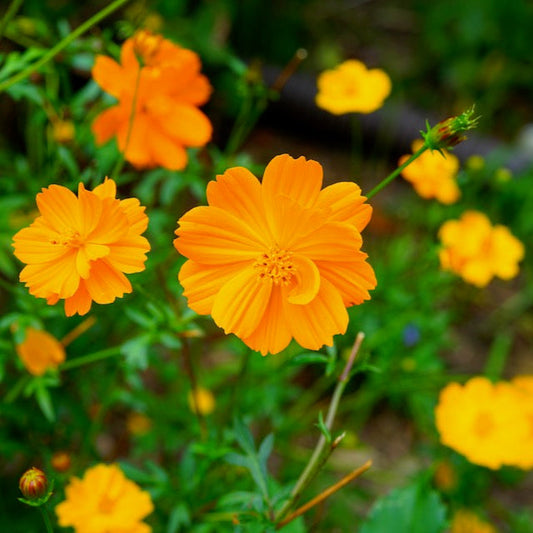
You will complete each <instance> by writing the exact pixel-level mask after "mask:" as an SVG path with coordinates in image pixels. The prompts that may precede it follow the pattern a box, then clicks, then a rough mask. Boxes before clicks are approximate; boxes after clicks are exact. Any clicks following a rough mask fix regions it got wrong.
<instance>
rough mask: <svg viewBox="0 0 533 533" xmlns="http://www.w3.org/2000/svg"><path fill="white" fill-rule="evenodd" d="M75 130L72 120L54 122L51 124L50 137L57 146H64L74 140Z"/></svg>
mask: <svg viewBox="0 0 533 533" xmlns="http://www.w3.org/2000/svg"><path fill="white" fill-rule="evenodd" d="M75 133H76V129H75V128H74V122H72V120H60V119H57V120H54V121H53V122H52V136H53V138H54V140H55V141H56V142H57V143H59V144H66V143H69V142H70V141H72V139H74V135H75Z"/></svg>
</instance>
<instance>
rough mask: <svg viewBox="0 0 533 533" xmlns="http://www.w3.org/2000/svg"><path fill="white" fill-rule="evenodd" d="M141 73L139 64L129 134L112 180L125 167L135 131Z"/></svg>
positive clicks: (112, 174) (112, 173)
mask: <svg viewBox="0 0 533 533" xmlns="http://www.w3.org/2000/svg"><path fill="white" fill-rule="evenodd" d="M141 72H142V66H141V65H140V64H139V70H138V71H137V77H136V79H135V89H134V91H133V100H132V102H131V113H130V118H129V122H128V132H127V134H126V142H125V144H124V150H122V151H121V152H120V157H119V159H118V161H117V163H116V165H115V168H114V169H113V172H111V178H112V179H113V180H115V181H116V179H117V176H118V175H119V174H120V171H121V170H122V167H123V166H124V161H125V160H126V152H127V150H128V146H129V144H130V137H131V132H132V130H133V122H134V120H135V113H136V111H137V95H138V93H139V83H140V80H141Z"/></svg>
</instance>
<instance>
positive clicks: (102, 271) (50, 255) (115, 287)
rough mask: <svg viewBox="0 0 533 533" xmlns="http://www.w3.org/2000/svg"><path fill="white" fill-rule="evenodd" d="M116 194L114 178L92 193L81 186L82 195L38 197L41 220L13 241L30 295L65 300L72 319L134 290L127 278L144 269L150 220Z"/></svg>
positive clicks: (64, 192) (59, 190)
mask: <svg viewBox="0 0 533 533" xmlns="http://www.w3.org/2000/svg"><path fill="white" fill-rule="evenodd" d="M115 196H116V185H115V182H114V181H113V180H109V179H106V181H105V182H104V183H103V184H101V185H98V187H96V188H95V189H94V190H93V191H92V192H91V191H88V190H86V189H85V187H84V186H83V183H80V185H79V188H78V196H76V195H75V194H74V193H73V192H71V191H70V190H69V189H67V188H66V187H63V186H60V185H50V187H48V188H45V189H43V190H42V192H40V193H39V194H38V195H37V206H38V207H39V211H40V213H41V216H39V217H38V218H37V219H35V221H34V222H33V223H32V224H31V225H30V226H29V227H28V228H24V229H22V230H20V231H19V232H18V233H17V234H16V235H15V236H14V237H13V241H14V243H13V246H14V248H15V256H16V257H18V258H19V259H20V260H21V261H22V262H23V263H26V265H27V266H25V267H24V269H23V270H22V272H21V273H20V281H22V282H24V283H25V284H26V287H29V289H30V294H33V295H34V296H36V297H37V298H46V300H47V302H48V303H49V304H51V305H52V304H55V303H57V302H58V301H59V300H60V299H61V300H65V313H66V315H67V316H71V315H74V314H75V313H79V314H80V315H84V314H86V313H87V312H88V311H89V309H90V308H91V304H92V302H93V301H95V302H96V303H99V304H107V303H111V302H113V301H114V300H115V298H120V297H122V296H123V295H124V294H126V293H130V292H131V290H132V289H131V284H130V282H129V281H128V278H126V276H125V275H124V274H131V273H134V272H140V271H141V270H144V262H145V261H146V253H147V252H148V251H149V250H150V245H149V243H148V241H147V240H146V239H145V238H144V237H142V236H141V234H142V233H143V232H144V231H145V229H146V227H147V226H148V217H147V216H146V215H145V214H144V207H142V206H141V205H140V203H139V200H137V199H136V198H128V199H126V200H118V199H116V198H115Z"/></svg>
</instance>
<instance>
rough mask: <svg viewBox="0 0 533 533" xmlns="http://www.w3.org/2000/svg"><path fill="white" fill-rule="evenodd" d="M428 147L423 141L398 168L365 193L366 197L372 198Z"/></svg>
mask: <svg viewBox="0 0 533 533" xmlns="http://www.w3.org/2000/svg"><path fill="white" fill-rule="evenodd" d="M428 148H429V147H428V146H427V144H426V143H425V142H424V144H423V145H422V146H421V147H420V149H419V150H418V151H416V152H415V153H414V154H413V155H412V156H411V157H410V158H409V159H408V160H407V161H405V162H404V163H403V164H401V165H400V166H399V167H398V168H396V169H395V170H394V171H393V172H391V173H390V174H389V175H388V176H387V177H386V178H385V179H384V180H383V181H381V182H380V183H378V184H377V185H376V186H375V187H374V188H373V189H372V190H371V191H370V192H369V193H368V194H367V195H366V197H367V199H370V198H372V196H374V195H375V194H376V193H378V192H379V191H381V189H383V188H384V187H386V186H387V185H388V184H389V183H390V182H391V181H392V180H393V179H394V178H396V177H397V176H399V175H400V172H401V171H402V170H403V169H404V168H406V167H408V166H409V165H410V164H411V163H412V162H413V161H414V160H415V159H417V158H419V157H420V156H421V155H422V154H423V153H424V152H425V151H426V150H427V149H428Z"/></svg>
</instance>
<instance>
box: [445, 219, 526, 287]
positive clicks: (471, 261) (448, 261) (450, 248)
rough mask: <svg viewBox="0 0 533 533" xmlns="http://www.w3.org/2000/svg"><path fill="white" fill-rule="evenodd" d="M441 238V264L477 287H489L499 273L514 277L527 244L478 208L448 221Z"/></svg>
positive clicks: (501, 276) (506, 278) (507, 277)
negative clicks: (492, 222) (493, 224)
mask: <svg viewBox="0 0 533 533" xmlns="http://www.w3.org/2000/svg"><path fill="white" fill-rule="evenodd" d="M439 238H440V240H441V243H442V249H441V250H440V252H439V258H440V264H441V267H442V268H443V269H444V270H451V271H452V272H455V273H456V274H458V275H459V276H461V277H462V278H463V279H464V280H465V281H466V282H468V283H471V284H473V285H476V286H477V287H485V286H486V285H487V284H488V283H489V282H490V281H491V280H492V278H493V277H495V276H497V277H499V278H501V279H504V280H509V279H512V278H514V277H515V276H516V275H517V274H518V263H519V262H520V261H521V260H522V258H523V257H524V253H525V249H524V245H523V244H522V243H521V242H520V241H519V240H518V239H517V238H516V237H514V236H513V235H512V234H511V232H510V231H509V229H508V228H506V227H505V226H501V225H496V226H492V225H491V223H490V221H489V219H488V218H487V217H486V216H485V215H484V214H483V213H480V212H477V211H466V212H465V213H463V215H462V216H461V218H460V219H459V220H448V221H447V222H445V223H444V224H443V225H442V226H441V228H440V230H439Z"/></svg>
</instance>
